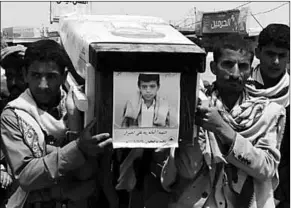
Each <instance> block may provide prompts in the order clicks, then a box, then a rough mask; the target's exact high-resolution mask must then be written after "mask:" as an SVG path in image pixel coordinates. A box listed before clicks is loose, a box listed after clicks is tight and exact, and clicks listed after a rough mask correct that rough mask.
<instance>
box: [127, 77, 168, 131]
mask: <svg viewBox="0 0 291 208" xmlns="http://www.w3.org/2000/svg"><path fill="white" fill-rule="evenodd" d="M137 85H138V89H139V91H138V93H137V94H136V96H135V97H134V98H132V99H131V100H128V101H127V102H126V105H125V107H124V111H123V122H122V127H170V126H173V125H172V123H171V122H170V108H169V103H168V101H167V100H166V99H164V98H162V97H160V96H159V95H158V91H159V89H160V75H159V74H139V76H138V82H137Z"/></svg>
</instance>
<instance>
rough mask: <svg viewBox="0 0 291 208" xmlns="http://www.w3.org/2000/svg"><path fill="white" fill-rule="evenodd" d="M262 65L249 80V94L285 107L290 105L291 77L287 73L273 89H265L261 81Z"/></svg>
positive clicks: (247, 86)
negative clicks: (290, 83) (290, 84)
mask: <svg viewBox="0 0 291 208" xmlns="http://www.w3.org/2000/svg"><path fill="white" fill-rule="evenodd" d="M261 79H262V78H261V73H260V65H258V66H257V67H256V68H255V69H254V71H253V73H252V77H251V78H250V79H249V80H248V82H247V85H246V89H247V91H248V93H249V94H250V95H251V96H253V97H261V96H263V97H267V98H268V99H269V100H271V101H273V102H276V103H278V104H280V105H283V106H284V107H287V106H288V105H289V104H290V97H289V94H290V87H289V82H290V76H289V74H288V73H287V72H286V73H285V74H284V76H283V77H282V79H281V80H280V81H279V82H278V83H277V84H276V85H275V86H273V87H270V88H267V89H264V85H263V84H262V83H260V82H262V80H261Z"/></svg>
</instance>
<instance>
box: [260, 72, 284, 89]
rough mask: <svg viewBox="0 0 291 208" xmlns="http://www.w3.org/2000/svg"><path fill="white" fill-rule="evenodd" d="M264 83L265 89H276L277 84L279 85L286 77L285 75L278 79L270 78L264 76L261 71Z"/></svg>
mask: <svg viewBox="0 0 291 208" xmlns="http://www.w3.org/2000/svg"><path fill="white" fill-rule="evenodd" d="M260 73H261V76H262V79H263V82H264V88H270V87H274V86H275V85H276V84H278V83H279V82H280V80H281V79H282V77H283V76H284V73H283V74H282V75H281V76H279V77H277V78H270V77H268V76H266V75H264V73H263V72H262V70H260Z"/></svg>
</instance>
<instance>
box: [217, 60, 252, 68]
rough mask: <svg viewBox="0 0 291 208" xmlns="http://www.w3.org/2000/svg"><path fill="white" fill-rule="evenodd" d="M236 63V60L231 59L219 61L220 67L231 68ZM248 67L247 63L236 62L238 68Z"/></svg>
mask: <svg viewBox="0 0 291 208" xmlns="http://www.w3.org/2000/svg"><path fill="white" fill-rule="evenodd" d="M235 65H236V62H233V61H223V62H222V63H221V66H222V68H225V69H232V68H233V67H234V66H235ZM249 67H250V64H249V63H238V68H239V69H240V70H247V69H248V68H249Z"/></svg>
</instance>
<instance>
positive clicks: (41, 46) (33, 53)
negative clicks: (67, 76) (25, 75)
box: [24, 39, 71, 74]
mask: <svg viewBox="0 0 291 208" xmlns="http://www.w3.org/2000/svg"><path fill="white" fill-rule="evenodd" d="M24 61H25V68H26V70H28V67H29V66H30V65H31V64H32V63H33V62H34V61H40V62H49V61H54V62H55V63H56V64H57V65H58V66H59V68H60V70H61V71H60V72H61V73H62V74H63V73H64V72H65V69H66V67H70V66H71V62H70V59H69V56H68V54H67V53H66V51H65V49H64V48H63V47H62V46H61V45H60V44H58V43H57V42H56V41H54V40H49V39H45V40H39V41H36V42H34V43H33V44H31V45H30V46H28V47H27V49H26V52H25V56H24Z"/></svg>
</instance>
